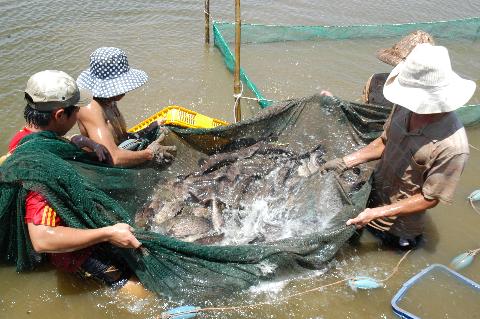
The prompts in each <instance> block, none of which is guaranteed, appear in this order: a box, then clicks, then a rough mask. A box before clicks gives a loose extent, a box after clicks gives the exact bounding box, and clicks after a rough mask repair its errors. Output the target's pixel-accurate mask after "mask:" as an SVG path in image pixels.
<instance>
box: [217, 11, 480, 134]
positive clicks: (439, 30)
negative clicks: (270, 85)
mask: <svg viewBox="0 0 480 319" xmlns="http://www.w3.org/2000/svg"><path fill="white" fill-rule="evenodd" d="M416 30H423V31H426V32H428V33H430V34H431V35H432V36H433V37H434V39H436V41H437V42H438V43H439V44H442V45H445V42H446V43H447V47H449V48H450V47H451V46H453V47H457V46H458V47H459V51H461V52H465V48H467V47H468V50H469V51H471V52H477V51H475V50H478V48H479V47H478V44H477V43H478V39H479V37H480V18H478V17H475V18H467V19H459V20H450V21H434V22H416V23H404V24H375V25H345V26H289V25H260V24H246V23H242V33H241V41H242V45H243V50H244V57H243V59H242V63H243V65H244V67H243V68H241V70H240V76H241V79H242V82H243V83H244V84H245V86H246V87H247V88H249V89H250V90H251V92H252V93H253V94H254V96H255V98H256V99H258V103H259V104H260V106H261V107H267V106H269V105H271V103H272V101H271V100H269V99H272V98H273V99H274V98H275V97H274V96H267V97H265V96H264V93H263V92H262V90H261V89H260V87H265V83H260V84H259V83H258V82H257V83H256V82H254V80H253V79H252V77H251V76H250V75H249V74H248V73H247V71H246V70H247V69H248V64H245V61H246V59H245V50H246V52H248V49H250V50H252V49H254V48H256V47H260V45H262V44H263V46H266V43H269V44H272V43H280V42H292V43H291V46H289V47H287V48H290V49H291V50H289V51H292V52H293V51H294V50H293V48H295V46H296V45H301V44H302V41H303V43H309V44H310V46H311V45H313V44H315V43H316V44H318V46H327V47H328V46H329V45H330V46H331V44H329V43H327V42H326V40H339V41H342V40H344V41H348V40H351V41H355V40H358V39H361V40H362V41H357V42H355V44H352V45H357V46H358V45H360V44H361V43H366V42H368V41H379V40H380V39H389V40H388V41H386V42H385V43H383V44H382V45H381V46H379V47H377V49H379V48H381V47H387V46H391V45H392V44H393V43H394V42H396V41H398V40H400V38H402V37H403V36H405V35H407V34H408V33H410V32H413V31H416ZM213 34H214V41H215V46H216V47H217V48H218V49H219V50H220V52H221V53H222V55H223V57H224V62H225V65H226V66H227V68H228V69H229V70H230V71H231V72H233V68H234V65H235V57H234V56H233V54H232V50H231V46H232V45H233V43H234V40H235V24H234V23H227V22H214V23H213ZM263 49H264V50H267V51H268V49H267V48H263ZM332 49H333V48H332ZM261 50H262V49H257V50H255V52H257V54H256V55H255V56H256V57H255V58H254V59H256V60H258V59H261V56H260V55H261V53H258V52H259V51H261ZM270 50H271V49H270ZM273 50H278V47H274V49H273ZM317 50H318V49H317ZM339 50H340V52H338V54H339V56H341V55H342V54H346V52H341V50H347V49H346V48H345V47H341V46H340V49H339ZM349 50H351V48H349ZM318 51H319V50H318ZM461 52H459V53H461ZM292 54H293V53H292ZM369 54H371V53H369ZM457 55H458V54H457ZM275 56H278V57H280V56H281V52H278V54H277V55H275ZM292 58H295V59H296V60H298V61H301V57H298V56H294V57H293V56H292ZM354 58H355V59H357V60H358V63H361V57H359V56H355V57H354ZM456 58H457V57H456ZM350 59H352V57H348V58H347V63H348V61H349V60H350ZM270 60H272V59H271V58H270ZM273 60H274V61H276V60H277V59H273ZM304 63H306V64H307V65H311V63H312V62H311V61H304ZM460 63H461V64H462V63H465V64H466V65H467V66H468V67H467V70H468V71H469V73H471V74H472V75H475V74H476V73H475V72H474V71H475V70H474V69H473V70H472V69H471V68H472V64H471V63H469V62H468V59H466V60H465V61H462V62H460ZM282 67H285V66H282ZM372 71H373V70H372ZM472 71H473V72H472ZM298 72H300V71H298ZM257 73H258V72H257ZM477 73H478V72H477ZM257 76H258V74H257ZM271 80H272V79H271ZM271 80H270V82H271ZM290 80H291V79H290ZM365 80H366V79H365ZM473 80H476V81H478V78H474V79H473ZM360 90H361V88H360V87H359V91H360ZM289 92H290V93H291V90H289ZM336 93H338V94H341V92H336ZM300 95H302V94H300ZM456 113H457V115H458V116H459V118H460V120H461V121H462V123H463V124H464V125H465V126H472V125H475V124H478V123H480V105H478V104H476V105H469V106H468V107H464V108H461V109H459V110H457V111H456Z"/></svg>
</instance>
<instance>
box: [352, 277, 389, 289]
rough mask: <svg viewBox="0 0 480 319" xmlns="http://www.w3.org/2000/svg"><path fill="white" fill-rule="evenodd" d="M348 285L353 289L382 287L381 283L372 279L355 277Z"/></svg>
mask: <svg viewBox="0 0 480 319" xmlns="http://www.w3.org/2000/svg"><path fill="white" fill-rule="evenodd" d="M348 285H349V286H350V287H351V288H352V289H353V290H357V289H376V288H380V287H382V284H381V282H380V281H378V280H376V279H374V278H371V277H363V276H362V277H355V278H352V279H350V280H349V281H348Z"/></svg>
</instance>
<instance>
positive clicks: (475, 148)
mask: <svg viewBox="0 0 480 319" xmlns="http://www.w3.org/2000/svg"><path fill="white" fill-rule="evenodd" d="M468 146H470V147H471V148H473V149H474V150H477V151H480V149H479V148H477V147H475V146H473V145H472V144H468Z"/></svg>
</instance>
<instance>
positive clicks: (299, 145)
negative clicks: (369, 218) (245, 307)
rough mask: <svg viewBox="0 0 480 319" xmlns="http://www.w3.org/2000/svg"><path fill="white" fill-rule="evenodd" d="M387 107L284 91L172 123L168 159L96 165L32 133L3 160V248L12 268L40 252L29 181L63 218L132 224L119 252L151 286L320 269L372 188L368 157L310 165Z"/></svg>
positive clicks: (223, 289)
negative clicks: (189, 125)
mask: <svg viewBox="0 0 480 319" xmlns="http://www.w3.org/2000/svg"><path fill="white" fill-rule="evenodd" d="M387 115H388V114H386V113H385V112H384V111H383V110H382V109H374V108H372V107H370V106H362V105H360V104H352V103H347V102H345V101H341V100H338V99H336V98H329V97H320V96H312V97H309V98H303V99H298V100H290V101H285V102H281V103H278V104H276V105H274V106H272V107H269V108H268V109H264V110H262V111H260V112H259V113H258V114H257V115H256V116H255V117H254V118H251V119H248V120H245V121H243V122H241V123H238V124H232V125H229V126H225V127H218V128H214V129H208V130H207V129H180V128H175V127H172V128H171V130H172V131H173V133H171V134H169V135H168V137H167V143H168V144H173V145H176V146H177V149H178V150H177V157H176V159H175V161H174V162H173V163H172V164H171V165H170V166H168V167H140V168H136V169H121V168H112V167H108V166H102V165H96V164H94V163H93V162H91V161H90V158H89V157H88V156H87V155H86V153H84V152H82V151H81V150H79V149H77V148H76V147H75V146H74V145H72V144H70V143H68V142H66V141H65V140H63V139H59V138H57V137H56V136H55V135H54V134H53V133H51V132H41V133H37V134H31V135H29V136H27V137H26V138H24V139H23V140H22V141H21V144H20V145H19V146H18V147H17V149H16V151H15V153H14V154H13V155H12V156H10V157H9V158H8V159H7V160H6V161H5V162H4V164H3V165H2V166H1V167H0V181H1V185H0V254H1V256H2V258H3V259H4V260H5V261H7V262H9V263H13V264H15V265H16V267H17V270H18V271H24V270H30V269H33V268H34V267H35V265H36V264H37V262H38V261H39V260H40V258H39V256H38V255H37V254H35V253H34V251H33V249H32V246H31V243H30V241H29V237H28V231H27V229H26V224H25V222H24V219H23V216H24V215H23V214H24V209H25V207H24V206H25V196H26V193H27V192H28V191H29V190H33V191H36V192H39V193H41V194H42V195H44V196H45V197H46V198H47V199H48V201H49V202H50V204H51V206H52V207H53V208H54V209H55V211H57V212H59V214H60V215H61V218H62V220H63V221H64V222H65V224H66V225H68V226H70V227H76V228H98V227H103V226H107V225H111V224H113V223H117V222H126V223H129V224H131V225H133V226H134V227H135V235H136V237H137V238H138V239H139V240H140V241H141V242H142V247H141V249H138V250H131V249H118V253H119V254H121V256H122V258H123V259H124V260H125V262H126V263H127V264H128V265H129V266H130V267H131V268H132V269H133V270H134V272H135V274H136V275H137V276H138V277H139V279H140V280H141V282H142V283H143V284H144V285H145V286H146V287H147V288H148V289H150V290H152V291H154V292H156V293H157V294H159V295H171V296H175V295H179V296H181V297H182V298H184V299H185V300H187V299H189V296H195V295H197V294H199V293H201V294H202V295H203V294H210V293H212V294H216V295H218V294H224V293H228V292H232V291H236V290H238V289H243V288H246V287H249V286H251V285H254V284H257V283H259V282H260V281H262V280H267V279H271V278H278V276H286V275H288V274H292V273H297V272H299V271H302V270H305V269H318V268H319V267H322V266H324V265H325V263H326V262H328V261H329V260H331V259H332V258H333V256H334V255H335V253H336V252H337V251H338V249H339V248H340V247H341V246H342V245H344V244H345V242H346V241H347V240H348V239H349V238H350V237H351V235H352V234H353V233H354V231H355V228H354V227H353V226H345V222H346V220H348V219H349V218H351V217H352V216H355V215H357V214H358V213H359V212H360V211H362V210H363V209H364V208H365V206H366V202H367V199H368V196H369V193H370V183H369V176H370V169H369V168H368V167H367V166H362V167H360V169H359V170H356V171H348V172H346V173H344V174H342V175H341V176H337V174H335V173H333V172H329V173H325V174H321V173H320V172H318V166H319V164H321V163H323V162H324V161H326V160H329V159H333V158H336V157H338V156H341V155H344V154H346V153H349V152H351V151H353V150H355V149H357V148H359V147H360V146H362V145H363V144H364V143H365V142H368V141H370V140H371V139H373V138H375V137H376V136H378V132H379V131H380V130H381V127H382V123H383V121H384V120H385V118H386V116H387ZM132 203H134V204H132ZM165 207H170V209H165ZM172 207H176V208H175V209H173V208H172ZM140 208H143V209H140ZM137 211H140V212H139V213H137V214H136V212H137ZM146 211H147V212H149V213H150V214H151V215H149V214H145V212H146ZM199 211H200V212H201V214H200V213H199ZM195 212H196V213H195ZM165 214H166V215H165ZM168 214H170V215H168ZM202 214H203V215H202ZM135 215H137V216H135ZM167 215H168V216H167ZM219 215H220V218H221V219H222V221H221V222H220V225H218V221H217V225H215V223H216V222H215V218H214V217H215V216H217V217H218V216H219ZM139 216H140V218H139ZM159 216H160V217H159ZM135 217H136V219H137V224H135ZM170 220H172V221H175V220H176V222H174V223H171V225H170V226H171V227H170V228H168V227H166V223H167V222H169V221H170ZM199 221H203V224H202V223H200V222H199ZM179 224H183V225H184V226H185V227H184V229H183V230H182V229H180V228H181V227H177V226H176V225H179ZM205 225H207V226H208V227H207V229H204V230H201V231H198V232H197V233H196V235H197V236H196V237H195V236H193V237H192V234H185V229H187V230H192V229H196V228H198V229H199V228H201V227H204V226H205ZM215 226H216V227H215ZM172 227H173V228H172ZM175 227H177V228H175ZM182 231H183V232H184V233H182ZM199 234H200V236H199ZM175 236H176V237H178V238H175Z"/></svg>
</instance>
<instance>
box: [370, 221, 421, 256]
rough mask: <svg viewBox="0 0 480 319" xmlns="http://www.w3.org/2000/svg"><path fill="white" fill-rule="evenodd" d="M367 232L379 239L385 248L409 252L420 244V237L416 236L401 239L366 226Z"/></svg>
mask: <svg viewBox="0 0 480 319" xmlns="http://www.w3.org/2000/svg"><path fill="white" fill-rule="evenodd" d="M366 228H367V229H368V231H369V232H370V233H371V234H372V235H373V236H375V237H377V238H379V239H380V240H381V241H382V243H384V244H385V245H386V246H389V247H392V248H396V249H399V250H410V249H416V248H418V245H419V244H420V243H421V242H422V235H418V236H416V237H415V238H403V237H398V236H395V235H392V234H390V233H389V232H383V231H380V230H378V229H375V228H373V227H370V226H368V225H367V226H366Z"/></svg>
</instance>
